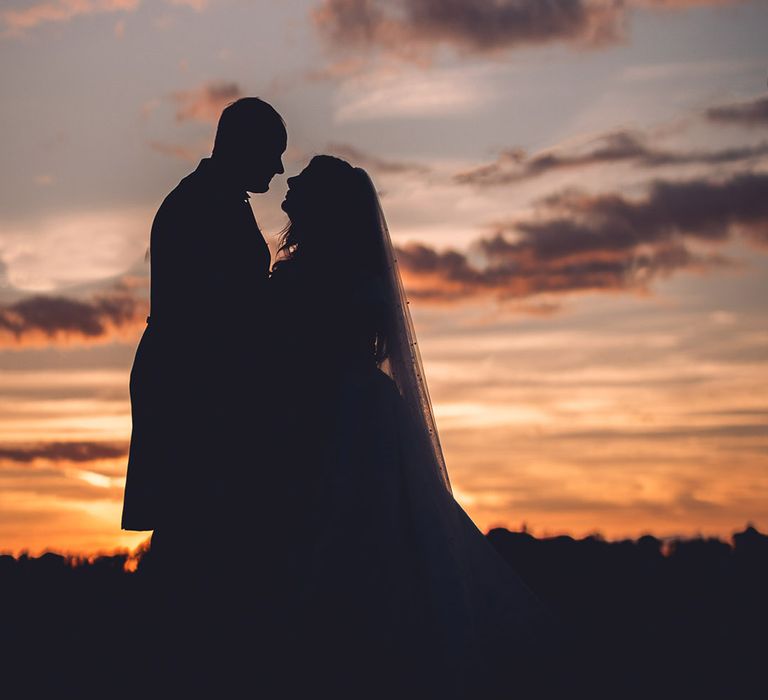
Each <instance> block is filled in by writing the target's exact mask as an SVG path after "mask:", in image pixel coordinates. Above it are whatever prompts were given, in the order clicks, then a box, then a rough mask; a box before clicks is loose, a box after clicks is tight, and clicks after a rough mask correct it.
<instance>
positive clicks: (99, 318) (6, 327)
mask: <svg viewBox="0 0 768 700" xmlns="http://www.w3.org/2000/svg"><path fill="white" fill-rule="evenodd" d="M146 313H147V302H146V300H144V299H139V298H138V297H137V296H135V294H134V292H133V290H132V289H131V288H130V286H129V285H117V286H116V287H114V288H113V289H111V290H109V291H107V292H104V293H102V294H98V295H95V296H94V297H93V298H91V299H89V300H79V299H71V298H67V297H62V296H46V295H36V296H31V297H26V298H24V299H21V300H20V301H16V302H14V303H12V304H7V305H4V306H0V348H20V347H26V346H30V345H32V346H41V345H43V346H44V345H51V344H62V343H63V344H67V343H70V342H75V343H88V344H90V343H103V342H111V341H115V340H118V339H121V338H127V337H130V338H131V339H134V338H133V337H134V336H135V334H136V332H137V331H138V329H139V328H140V327H141V326H142V325H143V323H144V319H145V317H146Z"/></svg>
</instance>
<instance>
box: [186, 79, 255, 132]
mask: <svg viewBox="0 0 768 700" xmlns="http://www.w3.org/2000/svg"><path fill="white" fill-rule="evenodd" d="M242 96H243V92H242V90H241V89H240V86H239V85H238V84H237V83H234V82H226V81H214V82H210V83H204V84H203V85H201V86H200V87H197V88H194V89H192V90H182V91H179V92H174V93H173V94H172V95H171V99H172V100H173V101H174V102H175V103H176V121H179V122H184V121H190V120H194V121H199V122H204V123H206V124H215V123H216V122H218V120H219V116H220V115H221V112H222V110H223V109H224V108H225V107H226V106H227V105H228V104H230V103H231V102H234V101H235V100H238V99H240V98H241V97H242Z"/></svg>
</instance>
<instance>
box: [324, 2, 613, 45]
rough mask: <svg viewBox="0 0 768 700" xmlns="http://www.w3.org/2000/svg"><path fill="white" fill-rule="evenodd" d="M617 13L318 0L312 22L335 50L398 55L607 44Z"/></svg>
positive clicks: (593, 5)
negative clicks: (436, 49) (442, 48)
mask: <svg viewBox="0 0 768 700" xmlns="http://www.w3.org/2000/svg"><path fill="white" fill-rule="evenodd" d="M622 7H623V6H622V4H621V3H620V2H614V1H613V0H604V1H603V0H497V1H496V2H487V1H486V0H396V1H394V2H384V0H325V1H324V2H323V3H322V4H321V5H320V7H318V8H316V9H315V10H314V11H313V20H314V23H315V26H316V27H317V29H318V30H319V31H320V32H321V33H322V34H323V35H325V37H327V38H328V39H329V40H330V41H331V42H333V44H334V45H337V46H347V47H352V48H369V47H377V46H378V47H382V48H385V49H388V50H393V51H401V50H402V48H403V47H409V46H412V45H414V44H419V45H421V46H436V45H439V44H444V45H449V46H452V47H454V48H457V49H459V50H461V51H466V52H472V53H489V52H493V51H499V50H504V49H510V48H514V47H517V46H520V45H525V44H541V43H547V42H551V41H568V42H573V43H577V44H580V45H582V46H598V45H601V44H605V43H611V42H615V41H616V40H617V39H618V38H619V37H620V36H621V34H622V28H621V25H622V20H623V16H624V13H623V9H622Z"/></svg>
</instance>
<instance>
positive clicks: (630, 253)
mask: <svg viewBox="0 0 768 700" xmlns="http://www.w3.org/2000/svg"><path fill="white" fill-rule="evenodd" d="M767 36H768V2H765V0H751V1H743V2H742V1H739V0H496V1H495V2H492V1H491V0H389V1H384V0H286V1H284V2H267V1H259V0H3V2H2V5H0V75H1V76H2V95H3V99H2V104H1V105H0V144H1V146H2V150H1V151H0V154H1V156H2V158H1V160H0V163H1V165H0V551H11V552H18V551H20V550H22V549H29V550H31V551H33V552H37V551H40V550H42V549H44V548H54V549H57V550H66V551H70V552H95V551H97V550H108V549H111V548H114V547H116V546H133V545H135V544H137V543H139V542H140V541H141V540H143V539H145V538H146V536H147V533H125V532H121V531H120V529H119V517H120V509H121V499H122V488H123V485H124V476H125V466H126V452H127V445H128V440H129V437H130V429H131V423H130V414H129V410H130V405H129V401H128V374H129V370H130V366H131V362H132V359H133V353H134V350H135V346H136V343H137V341H138V338H139V336H140V334H141V331H142V329H143V325H144V318H145V316H146V313H147V285H148V275H149V266H148V263H147V262H146V260H145V252H146V249H147V245H148V237H149V228H150V225H151V222H152V217H153V215H154V212H155V210H156V209H157V207H158V205H159V204H160V202H161V201H162V199H163V198H164V196H165V195H166V194H167V193H168V192H169V191H170V190H171V189H172V188H173V187H174V186H175V185H176V183H177V182H178V181H179V179H180V178H181V177H183V176H184V175H186V174H187V173H188V172H190V171H191V170H192V169H193V168H194V167H195V166H196V164H197V162H198V160H199V159H200V158H202V157H205V156H207V155H209V154H210V148H211V143H212V136H213V130H214V127H215V122H216V119H217V117H218V115H219V113H220V111H221V109H222V108H223V107H224V106H225V105H226V104H228V103H229V102H231V101H232V100H234V99H236V98H238V97H240V96H244V95H258V96H261V97H263V98H265V99H267V100H268V101H270V102H271V103H272V104H273V105H274V106H275V107H276V108H277V110H278V111H279V112H280V113H281V114H282V115H283V117H284V118H285V121H286V124H287V127H288V133H289V144H288V151H287V153H286V158H285V164H286V171H287V172H286V175H284V176H278V177H276V178H275V179H274V180H273V185H272V188H271V190H270V192H269V193H268V194H267V195H263V196H254V197H252V199H251V202H252V206H253V209H254V213H255V214H256V217H257V220H258V221H259V224H260V226H261V228H262V230H263V231H264V233H265V235H266V236H267V237H268V238H269V242H270V245H271V246H272V247H273V248H274V241H275V236H276V234H277V233H278V232H279V231H280V229H281V228H282V226H283V225H284V223H285V219H284V214H283V213H282V212H281V211H280V208H279V203H280V201H281V200H282V197H283V195H284V193H285V189H286V182H285V179H286V177H288V176H290V175H292V174H295V173H297V172H298V171H300V170H301V168H302V167H303V166H304V165H305V164H306V162H307V161H308V159H309V158H310V157H311V156H312V155H313V154H315V153H333V154H336V155H339V156H341V157H344V158H347V159H348V160H350V161H351V162H352V163H353V164H355V165H360V166H362V167H365V168H366V169H368V170H369V172H370V173H371V175H372V177H373V178H374V180H375V182H376V184H377V186H378V188H379V190H380V191H381V192H382V196H383V198H382V204H383V207H384V210H385V213H386V215H387V218H388V222H389V226H390V229H391V232H392V236H393V239H394V240H395V242H396V244H397V245H398V247H399V248H400V253H399V259H400V264H401V267H402V270H403V273H404V276H405V280H406V286H407V287H408V290H409V294H410V297H411V308H412V310H413V312H414V320H415V324H416V330H417V333H418V336H419V340H420V344H421V348H422V355H423V357H424V363H425V370H426V374H427V377H428V379H429V384H430V390H431V393H432V398H433V401H434V404H435V413H436V417H437V421H438V425H439V428H440V433H441V437H442V441H443V447H444V451H445V454H446V460H447V464H448V470H449V473H450V476H451V479H452V483H453V485H454V490H455V494H456V497H457V499H458V500H459V502H460V503H461V504H462V505H463V506H464V508H465V509H466V510H467V512H468V513H469V514H470V515H471V516H472V517H473V519H474V520H475V522H476V523H477V524H478V526H479V527H480V528H481V529H484V530H485V529H487V528H488V527H490V526H494V525H504V526H508V527H512V528H517V527H519V526H520V525H521V523H523V522H525V523H527V525H528V527H529V528H530V529H531V530H532V531H533V533H534V534H536V535H545V534H552V533H569V534H573V535H584V534H586V533H590V532H595V531H600V532H602V533H603V534H604V535H606V536H607V537H610V538H618V537H623V536H637V535H639V534H642V533H645V532H651V533H654V534H656V535H659V536H671V535H692V534H696V533H704V534H713V535H719V536H728V535H729V534H730V533H731V532H732V531H734V530H735V529H739V528H741V527H743V526H744V525H745V524H746V523H747V522H752V523H754V524H755V525H756V526H757V527H758V528H762V529H768V88H767V86H766V79H767V78H768V42H766V37H767ZM212 243H214V244H215V240H213V241H212ZM207 323H208V321H207V319H205V318H201V319H200V333H201V334H204V333H206V325H207ZM253 467H254V468H257V469H258V468H264V469H269V465H260V464H259V463H258V459H257V457H256V456H255V455H254V457H253ZM274 497H275V495H274V494H255V499H256V501H257V502H258V499H259V498H265V499H266V498H270V499H272V498H274ZM281 497H282V496H281ZM287 497H290V496H289V495H288V496H287Z"/></svg>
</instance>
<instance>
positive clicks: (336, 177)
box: [278, 155, 384, 273]
mask: <svg viewBox="0 0 768 700" xmlns="http://www.w3.org/2000/svg"><path fill="white" fill-rule="evenodd" d="M288 185H289V190H288V194H287V195H286V199H285V202H284V203H283V209H284V210H285V212H286V213H287V214H288V217H289V219H290V223H289V224H288V226H286V228H285V229H284V231H283V233H282V238H281V242H280V248H279V253H280V261H279V262H278V265H279V264H281V263H282V262H286V261H295V262H299V261H302V262H304V263H311V265H312V266H313V267H315V266H317V267H316V269H317V271H318V272H319V271H320V270H321V269H322V270H324V271H325V272H327V266H329V265H330V266H333V267H335V268H337V269H348V268H353V269H355V270H357V271H358V272H361V273H366V272H367V273H376V272H379V271H381V269H382V266H383V264H384V260H383V251H382V250H381V240H380V236H379V234H378V231H379V206H378V198H377V195H376V190H375V189H374V187H373V183H372V182H371V179H370V178H369V177H368V174H367V173H366V172H365V170H363V169H362V168H355V167H353V166H352V165H350V164H349V163H348V162H347V161H345V160H342V159H341V158H336V157H334V156H328V155H318V156H315V157H314V158H312V160H311V161H310V162H309V165H307V167H306V168H305V169H304V170H303V171H302V172H301V173H300V174H299V175H297V176H296V177H292V178H289V179H288Z"/></svg>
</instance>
